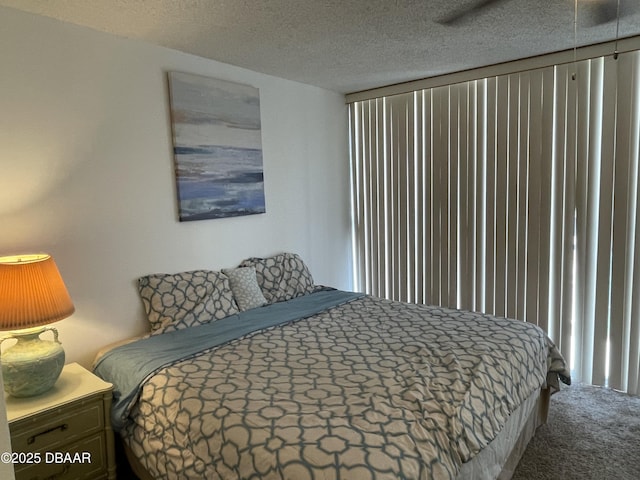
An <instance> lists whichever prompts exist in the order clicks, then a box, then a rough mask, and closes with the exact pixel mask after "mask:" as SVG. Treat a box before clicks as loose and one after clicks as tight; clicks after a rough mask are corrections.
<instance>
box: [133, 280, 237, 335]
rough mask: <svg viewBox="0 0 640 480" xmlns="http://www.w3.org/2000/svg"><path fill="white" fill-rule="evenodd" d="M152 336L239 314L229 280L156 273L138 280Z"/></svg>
mask: <svg viewBox="0 0 640 480" xmlns="http://www.w3.org/2000/svg"><path fill="white" fill-rule="evenodd" d="M138 291H139V293H140V298H141V299H142V303H143V305H144V309H145V313H146V314H147V320H148V321H149V325H150V326H151V333H153V334H156V333H165V332H171V331H173V330H180V329H182V328H188V327H192V326H196V325H202V324H204V323H208V322H210V321H212V320H219V319H221V318H224V317H228V316H229V315H233V314H236V313H238V311H239V310H238V305H237V304H236V301H235V300H234V298H233V292H232V291H231V286H230V285H229V279H228V278H227V276H226V275H224V274H223V273H221V272H214V271H211V270H193V271H190V272H182V273H176V274H172V275H169V274H164V273H157V274H153V275H147V276H144V277H141V278H139V279H138Z"/></svg>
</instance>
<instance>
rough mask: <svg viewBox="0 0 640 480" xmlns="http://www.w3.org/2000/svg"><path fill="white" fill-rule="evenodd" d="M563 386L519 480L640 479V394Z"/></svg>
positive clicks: (519, 470) (527, 454) (532, 444)
mask: <svg viewBox="0 0 640 480" xmlns="http://www.w3.org/2000/svg"><path fill="white" fill-rule="evenodd" d="M562 387H563V389H562V391H560V392H559V393H557V394H555V395H553V396H552V397H551V407H550V412H549V422H548V423H547V424H546V425H543V426H541V427H540V428H539V429H538V432H537V433H536V436H535V437H534V438H533V439H532V440H531V442H530V443H529V446H528V447H527V450H526V451H525V453H524V455H523V457H522V460H521V461H520V464H519V465H518V468H517V469H516V472H515V474H514V476H513V480H525V479H526V480H529V479H535V480H574V479H575V480H585V479H592V480H595V479H598V480H600V479H602V480H614V479H624V480H627V479H629V480H637V479H640V397H633V396H630V395H626V394H623V393H620V392H615V391H613V390H608V389H604V388H598V387H593V386H587V385H580V384H578V385H572V386H570V387H567V386H565V385H563V386H562Z"/></svg>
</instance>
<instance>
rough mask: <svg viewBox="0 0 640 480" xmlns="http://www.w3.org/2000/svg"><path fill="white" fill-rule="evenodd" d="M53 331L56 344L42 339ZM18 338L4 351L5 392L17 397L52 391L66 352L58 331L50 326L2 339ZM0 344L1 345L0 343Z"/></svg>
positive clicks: (15, 333) (0, 358)
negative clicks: (45, 334)
mask: <svg viewBox="0 0 640 480" xmlns="http://www.w3.org/2000/svg"><path fill="white" fill-rule="evenodd" d="M47 330H51V331H53V334H54V341H50V340H42V339H41V338H40V334H41V333H43V332H45V331H47ZM9 338H15V339H16V340H17V343H16V344H15V345H13V346H12V347H10V348H8V349H7V350H5V351H4V352H2V356H1V357H0V361H1V362H2V376H3V378H4V390H5V392H7V393H8V394H9V395H13V396H14V397H32V396H34V395H40V394H41V393H44V392H46V391H47V390H49V389H51V387H53V385H54V384H55V383H56V380H57V379H58V377H59V376H60V372H62V367H64V360H65V355H64V349H63V348H62V345H61V344H60V342H59V341H58V331H57V330H56V329H55V328H51V327H41V328H37V329H30V330H23V331H19V332H11V335H10V336H8V337H5V338H3V339H2V341H4V340H7V339H9ZM0 343H1V342H0Z"/></svg>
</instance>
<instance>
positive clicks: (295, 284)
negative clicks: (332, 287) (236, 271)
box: [240, 253, 315, 303]
mask: <svg viewBox="0 0 640 480" xmlns="http://www.w3.org/2000/svg"><path fill="white" fill-rule="evenodd" d="M251 266H253V267H255V269H256V279H257V280H258V285H260V289H261V290H262V294H263V295H264V298H266V299H267V302H269V303H276V302H283V301H285V300H290V299H292V298H295V297H299V296H301V295H306V294H307V293H311V292H313V291H314V289H315V285H314V283H313V277H312V276H311V273H310V272H309V269H308V268H307V266H306V265H305V263H304V262H303V261H302V258H300V257H299V256H298V255H297V254H295V253H281V254H278V255H274V256H272V257H268V258H248V259H246V260H243V261H242V263H240V267H251Z"/></svg>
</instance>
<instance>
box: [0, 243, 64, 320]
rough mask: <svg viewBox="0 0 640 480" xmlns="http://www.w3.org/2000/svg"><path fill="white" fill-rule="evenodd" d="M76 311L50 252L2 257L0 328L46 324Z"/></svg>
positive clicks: (0, 263) (0, 261)
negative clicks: (47, 253) (48, 253)
mask: <svg viewBox="0 0 640 480" xmlns="http://www.w3.org/2000/svg"><path fill="white" fill-rule="evenodd" d="M74 311H75V307H74V306H73V302H72V301H71V298H70V297H69V292H68V291H67V287H66V286H65V285H64V282H63V280H62V277H61V276H60V272H59V271H58V267H57V266H56V263H55V262H54V261H53V258H51V256H50V255H46V254H35V255H16V256H10V257H0V330H19V329H22V328H30V327H38V326H41V325H46V324H48V323H51V322H55V321H57V320H62V319H63V318H66V317H68V316H69V315H71V314H72V313H73V312H74Z"/></svg>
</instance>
